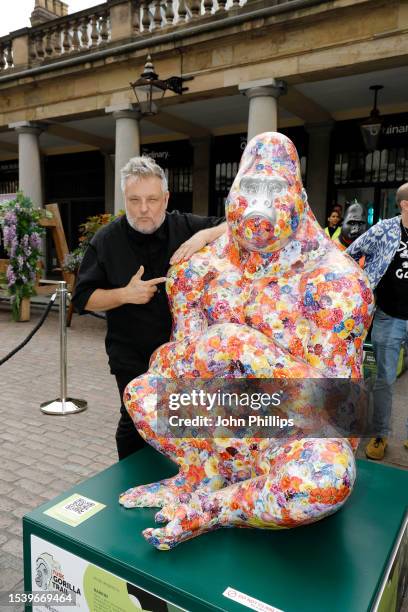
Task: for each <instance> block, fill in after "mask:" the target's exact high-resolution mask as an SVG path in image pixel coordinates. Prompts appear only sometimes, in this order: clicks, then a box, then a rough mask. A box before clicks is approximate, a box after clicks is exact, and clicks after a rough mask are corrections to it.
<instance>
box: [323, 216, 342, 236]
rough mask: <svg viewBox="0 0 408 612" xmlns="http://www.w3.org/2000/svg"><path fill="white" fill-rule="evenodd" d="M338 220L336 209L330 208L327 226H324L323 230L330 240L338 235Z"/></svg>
mask: <svg viewBox="0 0 408 612" xmlns="http://www.w3.org/2000/svg"><path fill="white" fill-rule="evenodd" d="M340 220H341V219H340V215H339V213H338V212H337V210H332V211H331V213H330V215H329V216H328V218H327V227H325V228H324V231H325V232H326V234H327V235H328V236H329V238H331V239H332V240H335V239H336V238H338V237H339V236H340V229H341V228H340Z"/></svg>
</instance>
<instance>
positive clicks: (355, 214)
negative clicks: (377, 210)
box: [339, 200, 367, 247]
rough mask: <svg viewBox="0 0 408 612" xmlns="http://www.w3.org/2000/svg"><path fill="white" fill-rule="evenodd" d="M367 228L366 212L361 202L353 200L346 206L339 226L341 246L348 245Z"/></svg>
mask: <svg viewBox="0 0 408 612" xmlns="http://www.w3.org/2000/svg"><path fill="white" fill-rule="evenodd" d="M366 229H367V213H366V211H365V208H364V206H363V205H362V204H360V203H359V202H357V200H355V201H354V202H353V203H352V204H350V206H349V207H348V209H347V211H346V214H345V217H344V220H343V225H342V226H341V233H340V238H339V240H340V242H341V244H342V245H343V246H346V247H347V246H349V245H350V244H351V243H352V242H354V240H356V239H357V238H358V237H359V236H361V234H364V232H365V231H366Z"/></svg>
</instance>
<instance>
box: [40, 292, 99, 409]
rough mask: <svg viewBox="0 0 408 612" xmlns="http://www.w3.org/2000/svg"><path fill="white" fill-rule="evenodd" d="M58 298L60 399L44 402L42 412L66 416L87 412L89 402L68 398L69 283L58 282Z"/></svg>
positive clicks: (41, 407)
mask: <svg viewBox="0 0 408 612" xmlns="http://www.w3.org/2000/svg"><path fill="white" fill-rule="evenodd" d="M57 297H59V305H60V308H59V328H60V397H59V398H57V399H55V400H52V401H49V402H43V403H42V404H41V406H40V409H41V412H44V413H45V414H56V415H61V416H65V415H66V414H73V413H75V412H82V410H86V408H87V405H88V404H87V402H86V401H85V400H81V399H74V398H72V397H67V298H68V291H67V283H66V282H65V281H59V282H58V289H57Z"/></svg>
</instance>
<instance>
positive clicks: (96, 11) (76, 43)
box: [29, 4, 111, 65]
mask: <svg viewBox="0 0 408 612" xmlns="http://www.w3.org/2000/svg"><path fill="white" fill-rule="evenodd" d="M110 34H111V32H110V23H109V10H108V8H107V6H106V4H102V5H99V6H95V7H92V9H88V10H86V11H81V12H79V13H73V14H72V15H67V16H65V17H59V18H57V19H53V20H52V21H49V22H46V24H41V25H40V26H36V27H34V28H32V32H30V34H29V58H30V63H31V64H32V65H36V64H38V63H41V62H43V61H44V60H45V59H54V58H56V57H60V56H61V55H67V54H70V53H77V52H84V51H85V52H87V51H88V50H90V49H96V48H98V47H101V46H103V45H106V43H108V42H109V40H110Z"/></svg>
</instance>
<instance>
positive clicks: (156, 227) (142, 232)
mask: <svg viewBox="0 0 408 612" xmlns="http://www.w3.org/2000/svg"><path fill="white" fill-rule="evenodd" d="M165 218H166V213H164V215H163V218H162V220H161V221H160V223H158V224H156V225H155V226H154V227H153V229H151V230H146V229H140V228H139V227H137V223H136V222H135V221H134V220H133V219H132V218H131V217H130V216H129V215H128V213H127V211H126V219H127V222H128V223H129V225H130V227H131V228H132V229H134V230H136V231H137V232H139V234H154V232H155V231H156V230H158V229H159V227H160V226H161V225H163V223H164V219H165Z"/></svg>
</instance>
